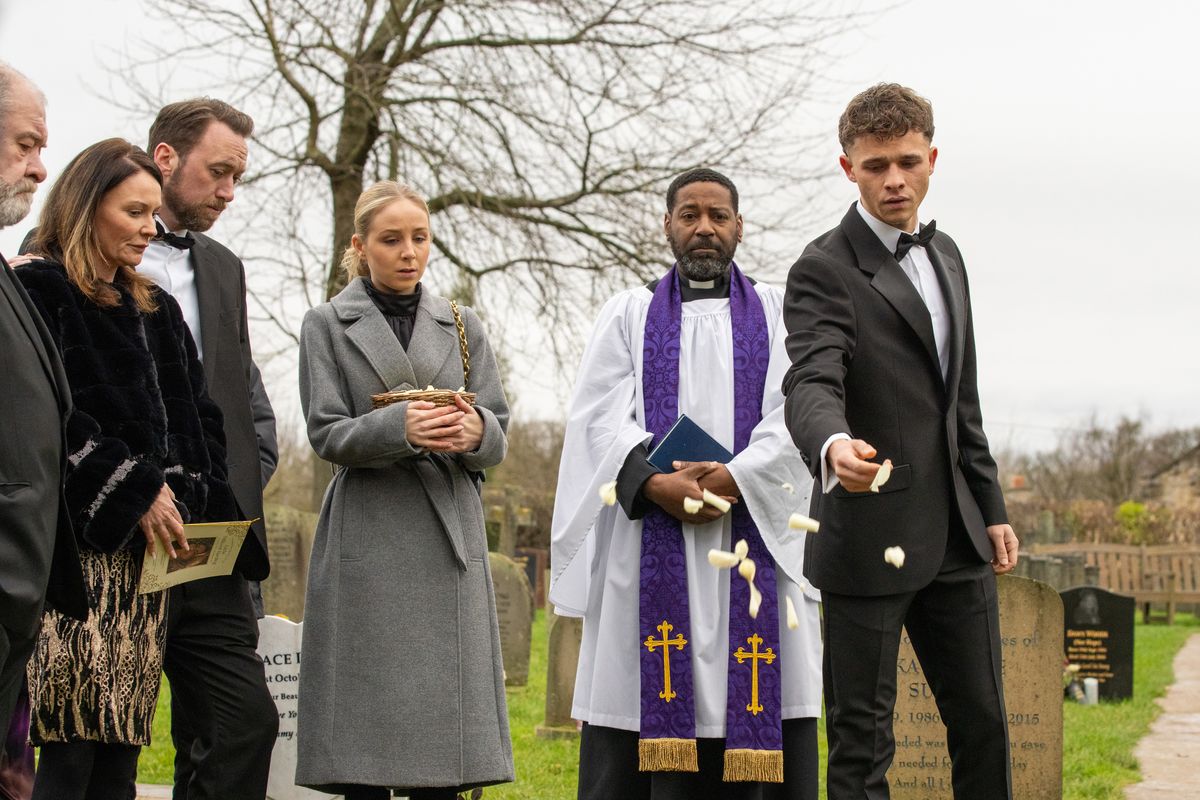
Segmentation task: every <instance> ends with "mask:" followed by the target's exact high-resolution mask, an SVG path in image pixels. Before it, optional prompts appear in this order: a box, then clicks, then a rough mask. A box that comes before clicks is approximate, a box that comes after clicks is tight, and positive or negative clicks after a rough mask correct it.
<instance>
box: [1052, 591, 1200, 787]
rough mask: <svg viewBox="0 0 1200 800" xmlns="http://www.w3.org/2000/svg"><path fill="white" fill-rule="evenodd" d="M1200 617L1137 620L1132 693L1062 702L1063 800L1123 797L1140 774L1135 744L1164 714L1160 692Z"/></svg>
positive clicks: (1134, 636)
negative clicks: (1089, 702)
mask: <svg viewBox="0 0 1200 800" xmlns="http://www.w3.org/2000/svg"><path fill="white" fill-rule="evenodd" d="M1198 629H1200V620H1197V619H1196V618H1195V617H1193V616H1191V615H1190V614H1179V615H1176V617H1175V624H1174V625H1172V626H1167V625H1163V624H1161V623H1160V624H1154V625H1143V624H1141V622H1138V624H1137V625H1135V626H1134V632H1133V642H1134V645H1133V647H1134V656H1133V698H1132V699H1130V700H1123V701H1121V702H1114V703H1101V704H1100V705H1098V706H1081V705H1078V704H1076V703H1067V704H1065V706H1064V707H1063V730H1064V735H1063V798H1064V800H1121V799H1122V798H1124V796H1125V790H1124V787H1125V786H1126V785H1128V784H1130V783H1136V782H1137V781H1139V780H1140V779H1141V776H1140V774H1139V772H1138V766H1137V760H1136V759H1135V758H1134V757H1133V749H1134V747H1135V746H1136V745H1137V743H1138V740H1139V739H1141V738H1142V737H1143V736H1145V735H1146V732H1147V731H1148V730H1149V728H1150V723H1151V722H1152V721H1153V720H1154V718H1155V717H1157V716H1158V714H1159V707H1158V704H1157V703H1155V702H1154V700H1155V698H1158V697H1162V695H1163V693H1164V692H1165V690H1166V687H1167V686H1169V685H1170V684H1171V682H1172V681H1173V680H1174V669H1173V666H1172V662H1173V661H1174V660H1175V654H1176V653H1178V652H1179V649H1180V648H1181V647H1183V643H1184V641H1185V640H1186V639H1187V638H1188V637H1189V636H1191V635H1192V634H1193V633H1196V632H1197V630H1198Z"/></svg>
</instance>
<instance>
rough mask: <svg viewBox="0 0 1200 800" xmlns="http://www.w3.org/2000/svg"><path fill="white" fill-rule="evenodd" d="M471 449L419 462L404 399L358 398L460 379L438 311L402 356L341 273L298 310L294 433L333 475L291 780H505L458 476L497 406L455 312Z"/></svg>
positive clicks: (479, 566) (475, 513) (468, 483)
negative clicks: (325, 296) (336, 287)
mask: <svg viewBox="0 0 1200 800" xmlns="http://www.w3.org/2000/svg"><path fill="white" fill-rule="evenodd" d="M461 311H462V315H463V321H464V323H465V326H466V331H467V341H468V344H469V348H470V354H471V356H470V358H471V375H470V378H471V380H470V386H469V388H470V390H471V391H474V392H476V393H477V394H478V397H477V399H476V408H477V410H478V411H479V413H480V415H481V416H482V417H483V421H484V433H483V441H482V442H481V443H480V446H479V449H478V450H477V451H476V452H474V453H470V454H461V455H455V456H453V457H450V461H449V463H448V464H447V463H445V462H444V463H443V464H442V465H439V464H438V463H437V462H436V461H435V458H439V459H446V458H447V457H446V456H444V455H442V456H436V457H434V456H430V455H428V454H426V453H424V452H423V451H420V450H416V449H414V448H413V447H412V446H411V445H410V444H409V442H408V440H407V438H406V435H405V414H406V411H407V406H408V404H407V403H396V404H394V405H391V406H387V407H385V408H381V409H377V410H373V409H372V407H371V395H372V394H375V393H378V392H383V391H388V390H403V389H413V388H417V389H423V388H425V387H426V386H429V385H433V386H435V387H437V388H439V389H456V388H458V387H459V386H462V385H463V366H462V359H461V356H460V353H459V339H458V333H457V330H456V328H455V324H454V317H453V316H452V314H451V310H450V303H449V301H447V300H446V299H444V298H441V297H438V296H436V295H433V294H430V293H428V292H426V293H423V294H422V296H421V300H420V304H419V306H418V308H417V313H416V319H415V322H414V325H413V332H412V340H411V342H410V343H409V347H408V351H407V353H406V352H405V351H404V349H403V348H402V347H401V346H400V343H399V342H398V341H397V340H396V337H395V335H394V334H393V333H392V330H391V328H390V327H389V326H388V323H387V321H386V319H385V318H384V316H383V315H382V314H381V313H380V312H379V310H378V309H377V308H376V307H375V305H374V303H372V301H371V299H370V297H369V296H368V295H367V292H366V289H365V287H364V286H363V284H362V282H361V281H360V280H353V281H351V282H350V284H349V285H348V286H347V287H346V288H345V289H344V290H342V292H341V293H339V294H338V295H337V296H336V297H334V298H333V300H332V301H331V302H329V303H326V304H324V305H321V306H318V307H317V308H314V309H312V310H310V311H309V312H308V314H307V315H306V316H305V318H304V325H303V329H302V334H301V343H300V397H301V402H302V403H303V407H304V414H305V417H306V418H307V420H308V437H309V441H310V442H311V443H312V446H313V448H314V449H315V450H316V452H317V454H318V455H319V456H321V458H323V459H325V460H327V461H330V462H332V463H333V464H335V465H336V466H337V468H338V469H337V473H336V475H335V476H334V478H333V482H332V483H331V484H330V486H329V489H328V490H327V491H326V493H325V500H324V503H323V505H322V508H321V516H320V521H319V522H318V525H317V534H316V541H315V542H314V545H313V551H312V562H311V565H310V567H309V578H308V594H307V597H306V601H305V609H306V611H305V614H306V616H305V620H304V645H303V646H304V650H303V662H302V665H301V670H300V685H299V695H300V696H299V720H298V726H299V730H298V732H297V744H298V749H299V751H298V765H297V768H296V782H297V783H298V784H301V785H304V786H310V787H313V788H318V789H322V790H325V791H331V792H341V791H344V789H343V788H342V787H344V786H345V785H347V784H363V785H368V786H387V787H392V788H396V789H409V788H420V787H438V786H453V787H464V788H465V787H471V786H482V785H487V784H492V783H500V782H504V781H511V780H512V779H513V762H512V745H511V743H510V741H509V734H508V713H507V708H506V705H505V699H504V680H503V673H502V668H501V659H500V637H499V632H498V629H497V625H496V600H495V595H494V594H493V591H492V582H491V574H490V571H489V568H488V556H487V537H486V535H485V532H484V521H483V508H482V505H481V503H480V498H479V493H478V490H477V489H476V486H475V484H474V481H473V478H472V476H471V474H470V472H469V471H480V470H483V469H484V468H486V467H490V466H493V465H495V464H498V463H499V462H500V461H501V459H503V458H504V453H505V450H506V449H507V439H506V438H505V429H506V428H507V425H508V403H507V401H506V400H505V397H504V390H503V388H502V387H501V385H500V376H499V372H498V370H497V367H496V360H495V357H494V356H493V354H492V351H491V348H490V347H489V346H488V342H487V338H486V337H485V336H484V333H483V327H482V325H481V324H480V321H479V318H478V317H477V316H476V315H475V313H474V312H473V311H472V310H471V309H469V308H462V309H461Z"/></svg>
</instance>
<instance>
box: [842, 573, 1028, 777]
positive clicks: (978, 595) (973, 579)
mask: <svg viewBox="0 0 1200 800" xmlns="http://www.w3.org/2000/svg"><path fill="white" fill-rule="evenodd" d="M947 562H948V563H947V564H946V565H945V566H944V567H943V570H942V572H941V573H940V574H939V575H938V576H937V577H936V578H935V579H934V580H933V582H931V583H930V584H929V585H928V586H926V587H924V588H923V589H921V590H919V591H917V592H909V593H905V594H899V595H887V596H883V597H853V596H848V595H838V594H832V593H830V592H823V593H822V599H823V601H824V609H825V619H824V622H825V668H824V682H825V713H826V723H825V729H826V733H827V736H828V740H829V771H828V777H827V781H826V787H827V790H828V798H829V800H851V798H852V799H853V800H864V798H866V799H867V800H886V798H888V797H889V794H888V785H887V775H886V773H887V770H888V767H889V766H890V765H891V763H892V757H893V755H894V754H895V748H896V741H895V738H894V737H893V733H892V711H893V709H894V706H895V702H896V657H897V654H898V652H899V648H900V629H901V626H905V627H907V629H908V634H909V637H910V639H911V641H912V644H913V649H914V650H915V652H916V654H917V658H918V659H919V660H920V662H921V670H922V672H923V673H924V675H925V680H926V682H927V683H928V685H929V688H930V689H931V690H932V691H933V694H934V698H935V699H936V701H937V706H938V711H939V713H940V714H941V716H942V721H943V722H945V724H946V736H947V747H948V749H949V751H950V758H951V760H952V762H953V766H952V772H951V774H952V780H953V785H954V796H955V797H956V798H958V799H959V800H1012V777H1011V774H1010V767H1009V749H1008V726H1007V720H1006V718H1005V713H1004V688H1003V685H1002V683H1001V671H1000V666H1001V662H1000V621H999V602H998V599H997V593H996V578H995V575H994V574H993V572H992V568H991V565H989V564H984V563H981V562H980V561H979V560H978V557H976V558H975V560H974V563H972V564H967V565H965V566H961V565H960V563H961V562H958V561H957V560H953V563H951V562H952V559H951V558H950V557H949V554H948V557H947Z"/></svg>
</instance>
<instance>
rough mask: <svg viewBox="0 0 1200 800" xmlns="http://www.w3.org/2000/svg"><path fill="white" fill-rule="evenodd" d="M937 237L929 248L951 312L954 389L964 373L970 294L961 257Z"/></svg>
mask: <svg viewBox="0 0 1200 800" xmlns="http://www.w3.org/2000/svg"><path fill="white" fill-rule="evenodd" d="M939 238H940V237H938V236H935V237H934V239H933V242H932V246H931V247H928V248H926V252H928V253H929V261H930V262H931V263H932V264H933V269H934V271H935V272H937V276H938V282H939V283H940V284H941V285H942V294H943V296H944V297H945V298H946V307H947V308H948V309H949V310H950V347H951V350H950V368H949V370H948V372H949V374H948V375H947V376H946V387H947V390H950V389H951V388H953V387H956V386H958V378H959V375H961V373H962V358H963V350H964V347H965V341H966V306H967V300H966V297H967V293H966V289H965V287H964V285H963V273H962V268H961V266H960V265H959V263H958V258H957V257H955V255H954V253H953V252H952V251H951V250H950V248H948V247H946V245H945V244H944V243H942V244H941V245H939V242H938V239H939Z"/></svg>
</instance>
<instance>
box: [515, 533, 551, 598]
mask: <svg viewBox="0 0 1200 800" xmlns="http://www.w3.org/2000/svg"><path fill="white" fill-rule="evenodd" d="M522 559H523V560H524V566H525V577H526V578H528V579H529V585H530V586H532V587H533V604H534V608H541V607H542V606H544V605H546V570H548V569H549V568H550V551H549V550H546V549H545V548H542V547H518V548H517V559H516V560H517V561H521V560H522Z"/></svg>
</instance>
